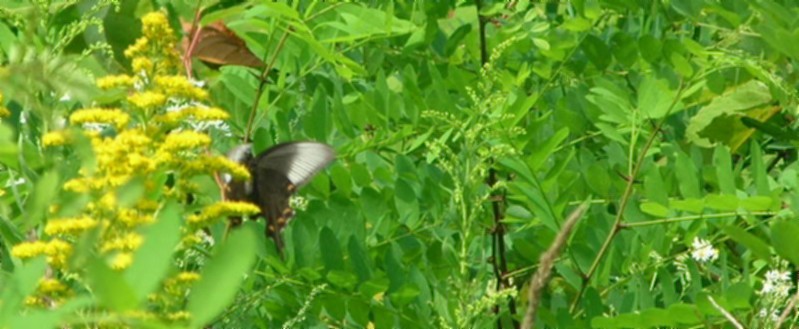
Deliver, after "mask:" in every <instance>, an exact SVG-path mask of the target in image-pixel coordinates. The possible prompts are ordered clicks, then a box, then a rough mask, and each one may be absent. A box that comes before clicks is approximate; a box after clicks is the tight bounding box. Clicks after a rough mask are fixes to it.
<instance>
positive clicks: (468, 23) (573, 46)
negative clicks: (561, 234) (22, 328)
mask: <svg viewBox="0 0 799 329" xmlns="http://www.w3.org/2000/svg"><path fill="white" fill-rule="evenodd" d="M204 5H206V6H207V7H205V8H206V9H205V12H204V15H205V16H204V18H203V21H202V22H203V23H211V22H214V21H217V20H224V21H225V22H226V24H227V26H228V27H229V28H230V29H231V30H233V31H235V32H236V34H237V35H238V36H240V37H241V38H242V39H244V40H245V41H246V43H247V46H248V47H249V49H250V50H252V52H253V53H254V54H257V55H258V56H261V57H262V58H265V59H267V62H271V61H273V62H274V65H273V70H272V71H271V72H269V76H268V81H267V83H265V84H264V85H260V83H259V80H258V76H259V75H260V74H261V73H262V71H260V70H258V69H252V68H244V67H236V66H223V67H221V68H220V69H219V70H212V69H210V68H207V67H204V66H202V65H201V64H199V62H196V63H195V69H196V70H197V72H196V73H195V76H196V77H197V78H199V79H203V80H205V81H207V83H208V86H207V88H208V89H209V90H210V91H211V94H212V99H213V100H214V102H215V104H216V105H217V106H219V107H221V108H224V109H226V110H227V111H229V113H230V114H231V119H230V120H229V122H228V124H229V127H230V132H231V134H230V136H224V135H219V136H215V138H216V140H215V141H216V144H215V145H214V152H217V153H223V152H225V151H227V150H228V149H229V148H230V147H232V146H233V145H235V144H236V143H238V141H239V140H240V138H241V137H242V136H243V135H244V130H245V127H246V125H247V120H248V117H249V115H250V113H251V111H252V110H253V107H254V106H256V105H255V104H257V108H256V115H255V121H254V122H255V125H254V127H255V130H254V135H253V136H254V142H255V149H256V150H262V149H265V148H266V147H267V146H269V145H272V144H275V143H278V142H284V141H289V140H306V139H307V140H317V141H323V142H327V143H329V144H331V145H333V146H334V148H335V149H336V150H337V152H338V160H337V161H336V162H335V163H334V164H333V165H332V166H331V167H330V168H328V170H327V171H326V172H325V173H323V174H322V175H320V177H318V178H317V179H315V180H314V181H313V183H312V184H310V185H309V186H308V187H306V188H305V189H304V190H303V191H302V192H301V193H300V194H301V195H302V196H303V197H304V198H305V199H306V200H307V204H306V207H305V208H304V209H301V210H298V211H297V216H296V218H295V219H294V221H293V222H292V224H291V225H289V228H288V229H287V230H286V231H284V237H285V240H286V242H287V253H286V258H285V260H281V259H280V257H278V256H277V255H276V254H275V252H274V250H273V248H272V246H271V244H270V243H271V242H269V241H266V240H263V239H257V241H253V240H252V239H251V238H247V234H245V233H240V234H241V236H242V238H240V239H233V238H231V239H228V240H226V241H230V242H228V243H223V244H222V245H221V248H219V249H220V250H216V249H215V250H201V251H200V255H205V256H207V257H200V256H195V257H199V259H197V258H191V259H185V258H181V257H183V256H181V255H176V256H175V257H173V260H174V261H184V262H185V261H188V262H196V264H198V265H197V266H199V267H201V268H202V265H200V264H205V263H208V264H207V272H203V273H204V278H203V280H205V283H204V286H198V287H197V290H198V291H199V292H197V293H192V296H189V297H188V305H189V309H190V310H192V311H194V313H193V314H194V316H197V317H198V319H201V320H196V319H195V320H196V321H199V322H194V323H193V324H192V325H193V326H195V327H199V326H200V325H202V324H204V323H208V325H210V326H212V327H215V328H217V327H218V328H272V327H289V328H295V327H316V328H321V327H341V328H343V327H347V328H349V327H374V328H395V327H402V328H438V327H449V328H466V327H474V328H489V327H497V328H498V327H503V328H505V327H514V326H518V325H519V324H520V323H521V322H522V319H523V316H524V312H525V309H526V307H527V304H528V297H527V289H528V284H527V282H528V281H529V280H530V277H531V275H532V274H533V272H534V271H535V270H536V269H537V267H538V264H539V260H538V258H539V256H540V255H541V254H542V253H543V252H544V251H545V250H546V249H547V248H548V247H549V246H550V244H551V243H552V241H553V239H554V237H555V235H556V233H557V232H558V231H559V230H560V228H561V225H562V223H563V220H564V218H565V217H566V216H567V215H568V214H569V213H570V212H571V211H572V210H574V209H575V208H576V207H577V206H578V205H579V204H581V203H583V202H586V201H587V202H588V203H589V204H590V207H589V208H588V211H587V212H586V213H585V215H584V216H583V218H582V220H581V221H580V222H579V223H578V224H577V226H576V228H575V230H574V231H573V232H572V234H571V238H570V239H569V241H568V243H567V245H566V246H565V248H564V250H563V252H562V253H561V254H560V256H559V257H558V258H557V260H556V263H555V265H554V270H553V271H554V272H553V277H552V280H551V281H550V282H549V284H548V286H547V287H546V289H545V290H544V291H543V295H542V300H541V304H540V307H539V309H538V315H537V318H536V325H537V326H538V327H551V328H567V327H595V328H616V327H657V326H664V327H697V326H711V327H725V326H727V327H729V326H731V324H730V322H731V318H730V317H732V318H735V319H737V321H739V322H740V323H742V324H743V325H745V326H747V327H774V326H775V325H776V324H775V322H777V321H778V320H776V319H775V318H772V317H771V316H765V317H764V316H761V315H759V314H760V312H761V310H766V312H767V313H773V312H777V315H779V314H780V312H783V311H784V310H785V309H786V308H788V310H787V312H786V314H787V319H786V320H782V321H785V322H789V323H794V324H795V323H796V318H797V316H796V312H794V310H792V309H791V308H790V307H792V306H789V305H788V299H789V298H788V296H783V297H784V298H782V299H777V300H774V299H769V298H768V296H766V295H765V294H761V293H759V291H760V290H761V289H762V288H763V285H764V280H765V279H764V275H765V273H766V272H767V271H769V270H774V269H777V270H789V271H793V270H794V269H795V266H796V265H797V264H798V263H799V249H797V247H796V246H795V245H793V242H794V240H793V239H795V238H796V236H797V233H799V222H797V220H796V211H797V210H798V209H799V198H797V195H796V189H797V188H799V179H797V178H798V177H797V175H799V164H797V156H796V155H797V153H796V146H797V137H796V136H797V134H796V126H797V123H796V121H795V116H796V109H797V102H796V86H797V78H799V76H797V72H799V70H797V65H796V64H797V59H799V48H797V47H799V20H797V17H799V4H798V3H795V2H794V1H791V0H782V1H778V0H719V1H711V0H702V1H696V0H671V1H667V0H663V1H648V0H647V1H643V0H641V1H638V0H604V1H603V0H593V1H592V0H579V1H570V2H557V1H542V2H535V1H512V2H506V1H493V2H492V1H480V0H475V1H457V2H448V1H390V2H379V1H372V2H356V3H340V2H326V1H296V2H276V3H272V2H259V1H251V2H246V3H241V4H239V3H234V2H233V1H222V2H208V3H205V4H204ZM195 9H196V4H195V3H194V2H193V1H165V0H164V1H145V0H139V1H134V0H128V1H121V2H120V3H116V4H113V3H112V4H111V5H110V6H109V5H106V3H105V2H104V1H52V2H47V3H42V2H35V3H34V2H28V1H4V2H3V3H2V4H0V65H2V66H0V92H2V94H3V95H4V104H2V105H4V106H6V107H7V108H8V109H9V110H10V112H11V116H10V117H7V118H3V119H2V126H1V127H0V163H2V169H0V182H4V183H0V187H1V188H2V189H3V191H4V192H5V193H3V195H2V196H0V236H2V241H0V267H1V268H2V276H0V289H1V290H0V293H2V295H0V296H1V297H0V298H2V299H0V301H2V302H0V327H4V328H5V327H7V328H16V326H15V324H19V323H21V322H19V321H27V322H25V323H37V324H39V325H40V326H37V328H45V327H53V328H54V327H55V326H56V325H57V324H70V325H74V326H76V327H81V326H85V327H97V326H99V325H98V324H97V323H100V322H102V321H104V320H108V318H109V317H111V315H109V314H113V312H110V313H109V312H102V311H98V310H117V309H126V306H125V305H127V304H128V303H130V301H129V300H126V299H125V298H126V297H125V294H122V293H109V292H119V291H125V289H132V288H131V284H132V283H131V280H130V278H131V277H135V276H131V275H127V276H124V275H120V274H119V273H116V272H110V273H108V271H105V270H102V266H100V267H98V268H100V269H94V268H91V267H90V268H89V269H88V270H87V274H86V275H88V276H89V277H91V278H93V280H95V281H101V282H104V283H103V284H94V285H93V288H94V290H93V291H91V292H89V291H86V292H85V293H84V294H79V295H78V296H75V298H74V300H73V301H71V302H69V303H67V304H65V305H63V306H61V307H59V308H58V309H56V310H49V311H32V310H31V311H25V309H26V308H25V307H24V306H22V305H20V301H21V300H22V298H23V297H24V296H26V295H27V294H28V293H30V292H31V291H32V289H33V288H34V287H35V285H36V281H37V280H38V278H39V277H41V274H42V273H43V272H44V271H45V268H44V267H45V265H44V263H43V262H40V261H33V262H26V263H23V262H20V261H19V260H15V259H12V258H11V257H10V256H9V250H10V249H11V247H12V246H13V245H14V244H15V243H18V242H19V241H23V240H24V239H25V237H26V236H27V235H28V232H30V231H31V230H37V228H39V227H41V226H42V224H43V222H44V221H45V220H46V219H45V217H46V216H45V212H46V209H47V206H48V205H49V204H50V203H51V202H52V201H53V200H60V199H59V198H63V197H64V196H63V195H62V194H61V193H59V191H58V189H57V188H55V187H57V186H60V184H61V183H63V181H65V180H66V179H68V178H70V177H72V176H74V175H75V168H76V167H78V166H79V163H80V161H89V160H86V159H90V157H82V156H84V155H85V153H86V152H85V151H86V150H85V149H84V150H81V149H80V147H77V148H76V149H75V150H74V151H72V152H68V153H66V154H64V153H58V154H54V153H53V152H48V151H46V150H44V149H43V148H42V146H41V136H42V134H43V133H45V132H47V131H51V130H53V129H55V127H58V125H59V122H61V121H60V120H63V118H64V117H65V116H67V115H68V114H69V113H70V111H71V110H73V109H75V108H77V107H78V106H79V105H86V104H91V102H92V100H94V99H96V98H97V97H100V96H99V95H100V94H99V93H98V91H97V90H96V89H94V87H93V78H94V77H99V76H103V75H106V74H113V73H117V72H125V70H127V69H129V63H127V62H126V60H125V59H124V58H123V57H122V56H121V54H122V51H123V50H124V49H125V47H127V46H128V45H129V44H130V43H131V42H133V40H135V38H136V37H138V35H139V33H140V32H139V30H140V23H139V22H138V17H140V16H142V15H143V14H144V13H147V12H150V11H153V10H166V11H167V12H168V13H169V15H170V19H171V20H172V21H173V23H174V24H173V25H174V27H178V26H179V23H178V19H179V18H182V19H184V20H189V21H191V19H192V18H193V16H194V10H195ZM177 30H180V29H179V28H178V29H177ZM64 95H69V99H68V100H65V99H63V98H62V96H64ZM209 186H210V185H209ZM198 198H200V199H203V198H206V199H214V198H218V191H217V190H215V188H211V189H210V190H209V191H208V193H207V195H199V196H198ZM60 201H64V200H60ZM76 202H77V201H76ZM189 209H190V208H189ZM187 211H189V210H187ZM165 216H166V217H167V218H173V219H179V218H181V217H180V214H179V212H178V211H176V212H175V213H174V214H172V215H171V217H170V216H167V215H165ZM159 223H160V221H159ZM251 224H252V225H250V226H248V227H246V228H245V230H256V231H260V230H261V229H262V228H261V227H262V225H263V224H262V223H261V222H259V223H251ZM160 225H163V226H164V230H165V231H166V232H176V229H175V228H171V229H170V228H169V227H171V226H170V225H171V224H169V223H168V220H167V224H160ZM259 225H260V226H259ZM173 226H174V225H173ZM210 229H211V231H213V232H214V234H216V236H217V237H219V234H220V233H219V232H221V231H223V229H224V227H223V224H220V226H219V227H212V228H210ZM245 232H246V231H245ZM153 235H154V234H153ZM164 235H167V234H164ZM147 237H148V239H153V240H154V241H155V240H158V241H162V240H164V239H166V240H169V238H168V237H164V238H155V237H151V235H148V236H147ZM695 238H701V239H705V240H708V241H710V242H711V243H712V244H713V245H714V247H716V248H717V249H718V251H719V255H718V259H716V260H713V261H710V262H699V261H696V260H694V259H692V258H691V257H688V256H690V252H691V250H692V249H691V248H692V246H691V245H692V242H693V241H694V239H695ZM500 241H501V242H500ZM167 245H168V244H167V243H164V244H163V245H162V246H167ZM166 250H168V249H166ZM166 250H165V249H164V248H159V245H154V246H152V247H151V254H150V257H158V256H155V255H156V254H159V253H160V254H166V255H169V253H168V252H167V251H166ZM241 250H246V251H245V252H241ZM251 250H252V251H251ZM248 253H255V254H256V256H255V263H254V265H252V266H249V261H248V260H247V257H248V256H247V254H248ZM210 255H217V257H213V256H210ZM161 257H166V256H163V255H162V256H161ZM209 257H210V258H211V259H207V258H209ZM226 268H228V269H233V270H225V269H226ZM248 268H249V269H250V270H246V269H248ZM242 272H246V273H247V274H246V276H242ZM206 275H207V276H206ZM126 278H127V279H126ZM156 279H157V278H156ZM239 281H240V282H241V284H237V283H238V282H239ZM134 286H135V284H134ZM104 289H105V290H104ZM84 291H85V290H84ZM794 292H795V289H793V288H792V290H791V293H794ZM225 295H229V296H231V298H221V297H220V296H225ZM234 295H235V296H234ZM131 298H133V297H131ZM714 304H715V305H714ZM721 310H725V311H726V312H728V314H729V316H725V315H723V314H722V312H721ZM200 314H201V316H200ZM120 316H121V315H120ZM115 319H117V320H119V318H115ZM31 321H34V322H31ZM35 321H39V322H35ZM120 321H122V322H123V323H125V319H124V316H121V320H120ZM139 325H141V326H148V327H166V326H167V325H166V324H163V323H158V322H153V323H146V324H139Z"/></svg>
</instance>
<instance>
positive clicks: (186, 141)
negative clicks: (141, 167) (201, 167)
mask: <svg viewBox="0 0 799 329" xmlns="http://www.w3.org/2000/svg"><path fill="white" fill-rule="evenodd" d="M210 144H211V137H210V136H208V135H206V134H203V133H198V132H195V131H177V132H172V133H171V134H169V135H167V136H166V139H165V140H164V143H163V144H161V149H160V151H161V152H167V153H174V152H178V151H188V150H192V149H196V148H198V147H206V146H208V145H210Z"/></svg>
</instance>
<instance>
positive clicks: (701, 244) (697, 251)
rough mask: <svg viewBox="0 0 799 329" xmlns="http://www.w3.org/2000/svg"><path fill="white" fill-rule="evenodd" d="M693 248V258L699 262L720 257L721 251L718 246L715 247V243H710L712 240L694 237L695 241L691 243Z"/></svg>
mask: <svg viewBox="0 0 799 329" xmlns="http://www.w3.org/2000/svg"><path fill="white" fill-rule="evenodd" d="M691 247H692V248H693V250H692V251H691V258H693V259H694V260H696V261H698V262H703V263H704V262H708V261H714V260H716V259H717V258H719V251H718V250H717V249H716V248H713V245H711V244H710V241H707V240H703V239H700V238H694V242H693V243H692V244H691Z"/></svg>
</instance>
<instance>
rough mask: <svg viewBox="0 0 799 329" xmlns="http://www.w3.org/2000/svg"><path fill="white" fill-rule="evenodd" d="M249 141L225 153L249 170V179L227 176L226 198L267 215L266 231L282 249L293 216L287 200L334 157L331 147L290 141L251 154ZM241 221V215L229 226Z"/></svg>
mask: <svg viewBox="0 0 799 329" xmlns="http://www.w3.org/2000/svg"><path fill="white" fill-rule="evenodd" d="M251 148H252V146H251V145H250V144H244V145H240V146H238V147H236V148H234V149H233V150H231V151H230V152H229V153H228V158H229V159H230V160H233V161H236V162H238V163H240V164H242V165H244V166H246V167H247V169H248V170H249V171H250V175H251V176H252V179H251V180H250V181H234V180H231V179H230V178H229V177H226V179H225V180H226V183H227V191H226V193H225V197H226V199H228V200H235V201H249V202H252V203H254V204H256V205H257V206H258V207H259V208H260V209H261V216H263V217H264V218H266V220H267V223H266V234H267V235H268V236H269V237H271V238H272V240H273V241H275V245H276V246H277V248H278V250H282V248H283V241H282V238H281V236H280V232H281V231H282V230H283V228H285V227H286V224H288V222H289V220H290V219H291V218H292V217H293V215H294V211H293V210H292V209H291V207H290V205H289V201H290V199H291V196H292V195H293V194H294V192H296V191H297V189H298V188H300V187H302V186H303V185H305V184H307V183H308V182H310V181H311V179H312V178H313V177H314V176H316V174H317V173H319V172H320V171H321V170H322V169H324V168H325V167H327V165H328V164H330V162H332V161H333V160H334V159H335V152H334V151H333V149H332V148H331V147H330V146H328V145H326V144H322V143H316V142H289V143H283V144H278V145H275V146H273V147H271V148H269V149H268V150H266V151H264V152H262V153H260V154H258V155H257V156H253V154H252V151H251ZM239 224H241V219H240V218H233V219H231V225H233V226H237V225H239Z"/></svg>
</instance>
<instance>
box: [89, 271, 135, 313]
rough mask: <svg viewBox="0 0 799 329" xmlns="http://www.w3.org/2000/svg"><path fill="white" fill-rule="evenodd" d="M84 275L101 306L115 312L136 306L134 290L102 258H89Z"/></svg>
mask: <svg viewBox="0 0 799 329" xmlns="http://www.w3.org/2000/svg"><path fill="white" fill-rule="evenodd" d="M86 276H87V277H88V278H89V286H90V287H91V288H92V292H93V293H94V295H95V296H97V299H98V302H99V304H100V305H101V306H104V307H108V308H109V309H112V310H114V311H117V312H124V311H129V310H132V309H134V308H135V307H136V306H137V304H138V300H139V299H138V298H137V295H136V291H134V290H133V287H131V285H130V284H129V283H128V281H127V280H126V279H125V276H123V275H122V273H120V272H117V271H114V270H112V269H111V268H110V267H109V266H108V265H106V263H105V261H103V260H102V259H98V258H94V259H91V260H89V263H88V267H87V273H86Z"/></svg>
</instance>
